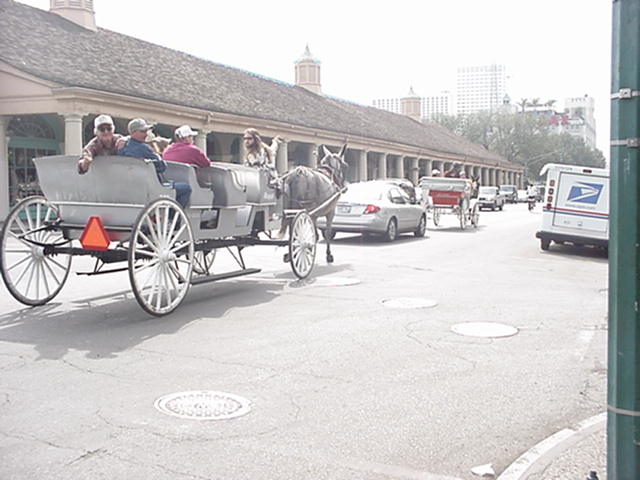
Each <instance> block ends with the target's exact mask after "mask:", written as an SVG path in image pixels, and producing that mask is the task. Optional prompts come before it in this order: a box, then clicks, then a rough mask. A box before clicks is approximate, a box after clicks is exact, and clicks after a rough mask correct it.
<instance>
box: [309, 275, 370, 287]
mask: <svg viewBox="0 0 640 480" xmlns="http://www.w3.org/2000/svg"><path fill="white" fill-rule="evenodd" d="M359 283H360V280H358V279H357V278H350V277H315V282H314V285H315V286H319V287H345V286H347V285H357V284H359Z"/></svg>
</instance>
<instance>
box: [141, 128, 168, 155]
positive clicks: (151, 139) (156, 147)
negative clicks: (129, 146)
mask: <svg viewBox="0 0 640 480" xmlns="http://www.w3.org/2000/svg"><path fill="white" fill-rule="evenodd" d="M144 143H146V144H147V145H149V146H150V147H151V150H153V151H154V153H157V154H158V155H160V156H162V154H163V153H164V151H165V150H166V149H167V147H168V146H169V145H170V144H171V139H170V138H164V137H159V136H156V135H155V134H154V133H153V132H152V131H151V130H149V131H148V132H147V137H146V138H145V139H144Z"/></svg>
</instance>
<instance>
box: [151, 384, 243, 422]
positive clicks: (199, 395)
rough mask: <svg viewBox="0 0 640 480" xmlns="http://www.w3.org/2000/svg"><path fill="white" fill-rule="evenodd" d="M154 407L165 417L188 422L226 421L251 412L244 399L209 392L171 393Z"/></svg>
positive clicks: (159, 400)
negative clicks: (187, 420) (182, 419)
mask: <svg viewBox="0 0 640 480" xmlns="http://www.w3.org/2000/svg"><path fill="white" fill-rule="evenodd" d="M154 406H155V407H156V408H157V409H158V410H160V411H161V412H162V413H166V414H167V415H173V416H174V417H180V418H187V419H190V420H228V419H230V418H236V417H241V416H242V415H246V414H247V413H249V411H250V410H251V402H250V401H249V400H247V399H246V398H242V397H239V396H238V395H233V394H231V393H224V392H212V391H209V390H196V391H191V392H178V393H171V394H169V395H165V396H163V397H160V398H159V399H157V400H156V402H155V404H154Z"/></svg>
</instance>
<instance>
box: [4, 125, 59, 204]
mask: <svg viewBox="0 0 640 480" xmlns="http://www.w3.org/2000/svg"><path fill="white" fill-rule="evenodd" d="M7 136H8V137H9V149H8V150H9V151H8V153H9V204H10V205H14V204H15V203H17V202H18V201H19V200H21V199H23V198H25V197H28V196H31V195H40V194H42V191H41V190H40V185H39V183H38V175H37V174H36V168H35V165H34V164H33V161H32V159H34V158H37V157H45V156H48V155H58V154H59V153H60V140H59V139H60V130H59V126H58V125H57V124H56V121H55V119H54V118H52V117H51V116H49V115H16V116H13V117H11V120H9V125H8V128H7Z"/></svg>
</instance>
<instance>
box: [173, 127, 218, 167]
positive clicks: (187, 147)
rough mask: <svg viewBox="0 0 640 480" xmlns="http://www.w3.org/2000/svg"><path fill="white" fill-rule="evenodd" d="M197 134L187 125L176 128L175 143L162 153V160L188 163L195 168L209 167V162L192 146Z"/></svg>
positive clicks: (201, 152) (202, 153)
mask: <svg viewBox="0 0 640 480" xmlns="http://www.w3.org/2000/svg"><path fill="white" fill-rule="evenodd" d="M197 134H198V132H195V131H193V130H191V127H190V126H189V125H183V126H181V127H179V128H176V131H175V134H174V135H175V140H176V141H175V142H174V143H172V144H171V145H169V147H168V148H167V149H166V150H165V151H164V153H163V154H162V158H163V159H164V160H168V161H170V162H181V163H188V164H190V165H195V166H197V167H208V166H210V165H211V160H209V158H207V156H206V155H205V154H204V152H203V151H202V150H200V149H199V148H198V147H197V146H195V145H194V138H195V136H196V135H197Z"/></svg>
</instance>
